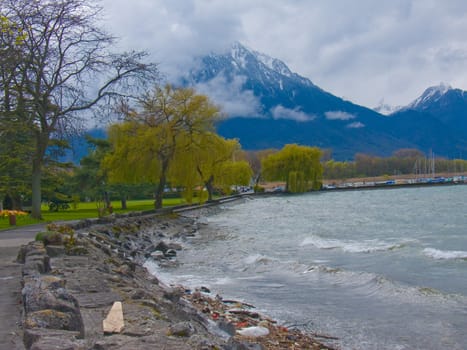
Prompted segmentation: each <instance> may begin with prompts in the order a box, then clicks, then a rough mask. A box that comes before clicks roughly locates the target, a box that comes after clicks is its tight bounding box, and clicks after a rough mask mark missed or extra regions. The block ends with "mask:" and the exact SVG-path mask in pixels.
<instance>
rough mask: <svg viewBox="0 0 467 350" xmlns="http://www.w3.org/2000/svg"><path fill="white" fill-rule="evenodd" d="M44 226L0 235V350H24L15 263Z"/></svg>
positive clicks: (3, 232)
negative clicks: (21, 250)
mask: <svg viewBox="0 0 467 350" xmlns="http://www.w3.org/2000/svg"><path fill="white" fill-rule="evenodd" d="M44 227H45V224H39V225H32V226H26V227H20V228H14V229H11V230H5V231H0V350H20V349H21V350H24V345H23V339H22V335H21V329H20V327H19V325H20V321H21V303H20V302H21V266H22V265H21V264H18V263H17V262H16V256H17V255H18V251H19V248H20V246H21V245H22V244H26V243H28V242H30V241H32V240H33V239H34V237H35V235H36V234H37V232H39V231H41V230H43V229H44Z"/></svg>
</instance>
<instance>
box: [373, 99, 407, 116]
mask: <svg viewBox="0 0 467 350" xmlns="http://www.w3.org/2000/svg"><path fill="white" fill-rule="evenodd" d="M400 109H402V107H401V106H391V105H390V104H387V103H385V102H384V99H382V100H381V101H380V103H379V105H378V106H377V107H375V108H373V110H374V111H375V112H378V113H379V114H382V115H391V114H393V113H396V112H397V111H399V110H400Z"/></svg>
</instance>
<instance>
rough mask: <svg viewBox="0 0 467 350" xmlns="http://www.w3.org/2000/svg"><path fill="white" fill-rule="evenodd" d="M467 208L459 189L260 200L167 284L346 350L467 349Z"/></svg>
mask: <svg viewBox="0 0 467 350" xmlns="http://www.w3.org/2000/svg"><path fill="white" fill-rule="evenodd" d="M466 198H467V186H453V187H430V188H403V189H402V188H401V189H391V190H368V191H350V192H326V193H318V194H307V195H301V196H279V197H269V198H259V199H254V200H248V201H246V202H245V203H240V204H237V205H232V206H229V207H226V208H224V210H222V211H221V212H220V213H219V214H216V215H213V216H210V217H209V218H208V222H209V223H208V225H207V226H206V227H205V228H204V229H203V230H201V232H200V234H199V235H198V236H197V237H195V238H193V239H191V240H189V241H188V242H186V243H185V250H184V251H183V252H182V253H181V254H180V256H179V258H178V259H179V262H180V264H179V266H178V267H176V268H165V269H161V268H158V271H157V273H158V274H162V276H164V277H165V278H168V279H169V280H170V281H171V282H173V283H181V284H185V285H189V286H201V285H204V286H208V287H210V288H211V289H212V290H213V291H214V292H216V293H220V294H222V295H223V296H227V297H230V298H237V299H242V300H244V301H248V302H250V303H253V304H255V305H256V306H257V307H258V308H259V309H261V310H262V311H264V312H266V313H268V314H269V315H271V316H273V317H275V318H277V319H279V320H281V321H282V322H284V323H287V324H296V325H305V328H307V329H308V330H311V331H313V332H316V333H322V334H329V335H333V336H336V337H338V338H339V341H338V342H337V344H339V345H340V346H341V347H342V348H343V349H391V350H393V349H423V350H428V349H451V350H453V349H467V205H466V202H467V201H466ZM149 266H151V264H149Z"/></svg>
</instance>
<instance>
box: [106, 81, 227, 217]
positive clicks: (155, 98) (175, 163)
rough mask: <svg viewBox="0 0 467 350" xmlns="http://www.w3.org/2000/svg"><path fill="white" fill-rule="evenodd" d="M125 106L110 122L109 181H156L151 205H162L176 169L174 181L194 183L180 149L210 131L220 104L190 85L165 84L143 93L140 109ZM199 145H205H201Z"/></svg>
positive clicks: (188, 162) (191, 164) (107, 166)
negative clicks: (121, 114) (120, 120)
mask: <svg viewBox="0 0 467 350" xmlns="http://www.w3.org/2000/svg"><path fill="white" fill-rule="evenodd" d="M123 110H124V111H125V121H124V122H123V123H119V124H114V125H112V126H111V127H110V128H109V141H110V143H111V145H112V151H111V152H110V153H109V154H108V155H107V156H106V158H105V159H104V162H103V165H104V167H105V168H106V169H107V170H108V173H109V180H110V181H111V182H117V183H118V182H119V183H128V182H129V183H142V182H147V183H152V184H154V185H155V188H156V189H155V202H154V206H155V208H156V209H157V208H161V207H162V197H163V194H164V189H165V187H166V185H167V183H168V182H169V180H172V179H174V174H176V175H177V176H181V177H183V181H179V180H177V181H176V182H185V183H187V184H188V183H190V181H191V182H192V184H194V182H193V181H194V180H193V179H190V178H189V177H188V173H184V172H183V171H180V168H181V167H183V168H187V167H191V166H193V164H194V163H190V160H189V159H188V158H186V157H183V156H182V155H184V154H185V153H188V152H190V151H191V148H190V147H189V145H190V143H191V142H193V141H194V140H202V139H203V137H204V135H210V134H211V133H212V132H213V130H214V122H215V121H216V120H218V118H219V116H220V112H219V109H218V107H216V106H215V105H214V104H212V103H211V102H210V101H209V99H208V98H207V97H206V96H204V95H199V94H196V93H195V91H194V90H193V89H181V88H180V89H175V88H173V87H171V86H170V85H167V86H165V87H164V88H160V87H157V88H155V89H154V91H152V92H150V93H147V94H146V95H144V96H143V97H142V98H141V99H140V101H139V105H138V109H130V108H128V107H127V106H125V108H124V109H123ZM198 150H199V151H200V152H201V151H203V149H202V145H200V148H199V149H198ZM180 162H184V163H183V164H182V165H180ZM190 184H191V183H190Z"/></svg>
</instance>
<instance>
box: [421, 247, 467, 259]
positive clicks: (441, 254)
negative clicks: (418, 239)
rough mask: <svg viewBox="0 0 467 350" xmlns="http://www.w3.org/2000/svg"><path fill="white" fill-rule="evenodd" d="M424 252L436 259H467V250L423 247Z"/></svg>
mask: <svg viewBox="0 0 467 350" xmlns="http://www.w3.org/2000/svg"><path fill="white" fill-rule="evenodd" d="M423 254H425V255H426V256H428V257H430V258H433V259H436V260H453V259H467V252H466V251H462V250H439V249H434V248H425V249H423Z"/></svg>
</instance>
